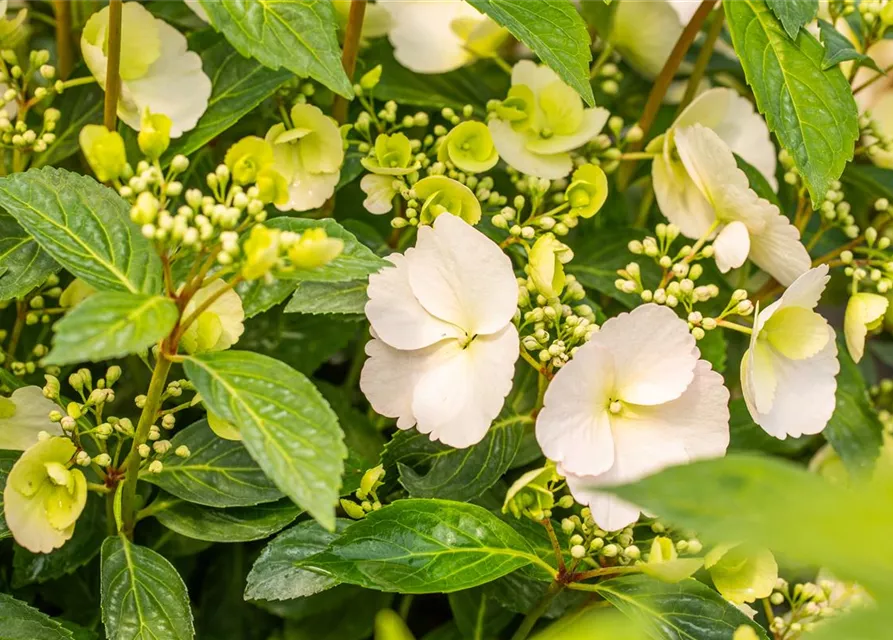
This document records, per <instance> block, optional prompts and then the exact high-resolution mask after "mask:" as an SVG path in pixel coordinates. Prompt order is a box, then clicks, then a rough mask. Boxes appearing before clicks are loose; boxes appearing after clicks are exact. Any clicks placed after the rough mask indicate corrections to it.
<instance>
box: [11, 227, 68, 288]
mask: <svg viewBox="0 0 893 640" xmlns="http://www.w3.org/2000/svg"><path fill="white" fill-rule="evenodd" d="M58 270H59V265H58V264H56V261H55V260H53V259H52V258H51V257H50V256H49V255H48V254H47V253H46V251H44V250H43V249H41V248H40V247H39V246H38V245H37V243H36V242H35V241H34V238H32V237H31V236H30V235H28V234H27V233H25V231H24V230H23V229H22V227H20V226H19V224H18V223H17V222H16V221H15V218H13V217H12V216H11V215H9V214H8V213H5V212H3V211H0V300H11V299H12V298H18V297H20V296H23V295H25V294H26V293H28V292H29V291H31V290H32V289H34V287H36V286H38V285H41V284H43V283H44V282H46V279H47V278H48V277H49V276H51V275H52V274H54V273H56V272H57V271H58Z"/></svg>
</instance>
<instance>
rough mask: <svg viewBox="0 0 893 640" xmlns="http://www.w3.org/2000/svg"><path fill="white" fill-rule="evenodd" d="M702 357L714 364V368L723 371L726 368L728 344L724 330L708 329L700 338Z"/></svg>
mask: <svg viewBox="0 0 893 640" xmlns="http://www.w3.org/2000/svg"><path fill="white" fill-rule="evenodd" d="M698 349H700V350H701V357H702V358H703V359H704V360H706V361H707V362H709V363H710V364H712V365H713V370H714V371H718V372H719V373H722V372H723V371H725V370H726V351H727V349H728V344H727V343H726V337H725V335H724V334H723V332H722V331H708V332H707V333H706V335H704V337H703V338H701V339H700V340H698Z"/></svg>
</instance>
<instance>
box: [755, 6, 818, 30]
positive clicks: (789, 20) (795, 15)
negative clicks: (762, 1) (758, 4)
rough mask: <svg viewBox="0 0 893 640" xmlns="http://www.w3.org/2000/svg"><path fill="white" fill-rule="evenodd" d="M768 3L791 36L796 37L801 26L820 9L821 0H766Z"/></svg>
mask: <svg viewBox="0 0 893 640" xmlns="http://www.w3.org/2000/svg"><path fill="white" fill-rule="evenodd" d="M766 4H768V5H769V8H770V9H772V13H774V14H775V17H776V18H778V19H779V21H781V24H782V26H784V30H785V31H786V32H787V34H788V35H789V36H791V38H796V37H797V34H798V33H799V32H800V27H802V26H803V25H805V24H806V23H808V22H810V21H811V20H812V19H813V18H815V14H816V13H818V11H819V0H766Z"/></svg>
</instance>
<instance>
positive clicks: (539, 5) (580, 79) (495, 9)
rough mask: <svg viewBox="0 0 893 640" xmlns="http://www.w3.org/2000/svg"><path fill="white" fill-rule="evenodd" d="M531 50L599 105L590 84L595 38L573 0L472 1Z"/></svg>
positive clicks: (587, 100) (472, 3)
mask: <svg viewBox="0 0 893 640" xmlns="http://www.w3.org/2000/svg"><path fill="white" fill-rule="evenodd" d="M468 4H470V5H471V6H473V7H474V8H475V9H477V10H478V11H480V12H482V13H485V14H487V15H488V16H490V17H491V18H493V20H494V22H496V23H497V24H499V25H501V26H503V27H505V28H506V29H508V30H509V31H510V32H511V34H512V35H513V36H515V37H516V38H517V39H518V40H520V41H521V42H523V43H524V44H526V45H527V46H528V47H530V48H531V49H532V50H533V52H534V53H535V54H536V55H538V56H539V57H540V59H541V60H542V61H543V62H545V63H546V64H547V65H549V66H550V67H551V68H552V69H553V70H554V71H555V73H557V74H558V75H559V76H560V77H561V79H562V80H564V81H565V82H566V83H567V84H569V85H570V86H571V87H572V88H573V89H574V90H576V91H577V93H579V94H580V95H581V96H582V97H583V100H585V101H586V103H587V104H588V105H589V106H595V98H594V97H593V95H592V86H591V85H590V84H589V63H590V62H591V61H592V49H591V38H590V37H589V31H588V30H587V29H586V23H585V22H584V21H583V18H581V17H580V14H579V13H577V8H576V7H575V6H574V5H573V3H572V2H570V0H550V1H549V2H529V1H528V0H468Z"/></svg>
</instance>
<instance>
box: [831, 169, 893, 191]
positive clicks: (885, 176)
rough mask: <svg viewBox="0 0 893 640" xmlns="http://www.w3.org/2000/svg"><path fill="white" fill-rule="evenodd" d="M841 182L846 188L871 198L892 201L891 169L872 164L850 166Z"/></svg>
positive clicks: (892, 183) (892, 170) (892, 176)
mask: <svg viewBox="0 0 893 640" xmlns="http://www.w3.org/2000/svg"><path fill="white" fill-rule="evenodd" d="M842 181H843V182H844V184H845V185H846V186H847V187H851V188H854V189H858V190H859V191H863V192H864V193H865V194H866V195H868V196H869V197H871V198H881V197H883V198H887V199H893V169H885V168H883V167H876V166H875V165H873V164H850V165H847V168H846V171H845V172H844V174H843V178H842Z"/></svg>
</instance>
